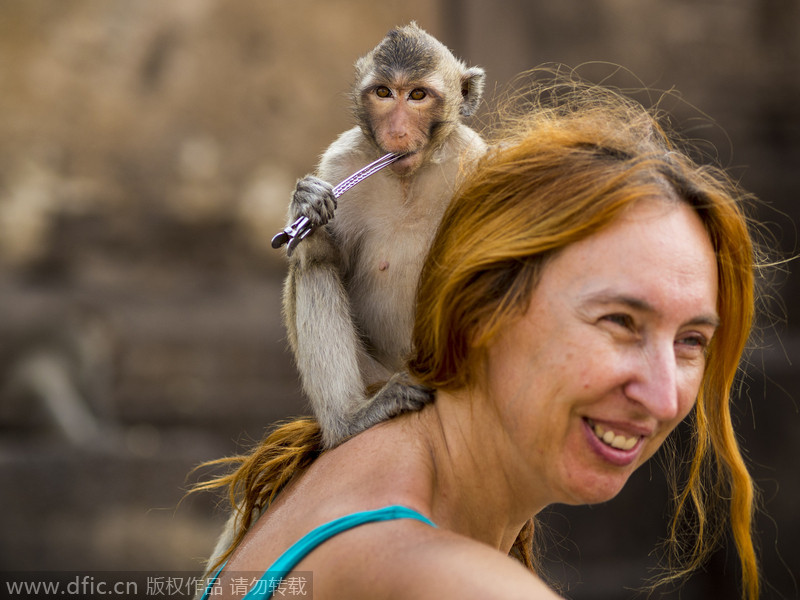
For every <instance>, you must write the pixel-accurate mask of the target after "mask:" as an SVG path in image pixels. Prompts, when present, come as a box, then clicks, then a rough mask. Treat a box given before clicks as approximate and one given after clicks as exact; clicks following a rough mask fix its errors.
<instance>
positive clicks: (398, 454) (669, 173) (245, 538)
mask: <svg viewBox="0 0 800 600" xmlns="http://www.w3.org/2000/svg"><path fill="white" fill-rule="evenodd" d="M561 87H562V90H561V91H562V92H563V89H564V88H565V87H566V88H568V92H567V93H566V94H564V93H562V94H553V89H548V90H546V93H542V94H540V95H539V97H540V98H546V97H550V98H552V97H555V96H558V98H559V99H558V100H556V101H555V102H554V103H553V104H552V105H550V106H545V105H544V104H542V103H539V104H538V105H537V106H536V107H534V108H532V109H529V110H526V111H525V113H526V116H525V118H524V119H523V120H521V121H520V122H518V123H517V124H516V125H515V126H514V127H513V131H514V133H513V135H509V136H506V137H505V138H504V139H502V140H498V141H497V143H496V144H495V146H494V147H495V150H493V151H492V152H490V153H489V154H488V155H487V156H486V158H485V159H484V160H483V161H482V162H481V163H480V164H479V165H478V166H477V168H476V169H475V171H474V172H473V173H472V174H471V175H470V176H469V177H468V180H467V181H466V183H465V184H464V186H463V187H462V189H461V190H460V191H459V193H457V195H456V197H455V198H454V200H453V202H452V204H451V206H450V208H449V209H448V212H447V213H446V215H445V217H444V219H443V222H442V227H441V229H440V231H439V232H438V234H437V237H436V239H435V241H434V243H433V246H432V248H431V250H430V254H429V256H428V258H427V261H426V264H425V267H424V269H423V272H422V275H421V279H420V284H419V290H418V296H417V313H418V314H417V318H416V323H415V329H414V334H413V347H414V353H413V355H412V356H411V357H410V359H409V361H408V370H409V373H410V376H411V378H412V380H413V382H414V384H415V385H423V386H427V387H429V388H431V389H433V390H435V400H434V401H433V402H431V403H430V404H428V405H427V406H426V407H425V408H424V409H422V410H421V411H419V412H416V413H408V414H404V415H401V416H400V417H397V418H395V419H393V420H391V421H389V422H386V423H383V424H381V425H378V426H376V427H374V428H372V429H371V430H368V431H366V432H364V433H362V434H360V435H358V436H355V437H354V438H352V439H350V440H348V441H347V442H345V443H344V444H342V445H341V446H339V447H338V448H335V449H334V450H331V451H328V452H325V453H324V454H321V453H320V452H319V436H318V428H317V426H316V424H315V423H314V421H313V420H297V421H293V422H290V423H288V424H286V425H284V426H282V427H280V428H278V429H277V430H276V431H275V432H274V433H273V434H271V436H269V437H268V438H267V439H266V440H265V441H264V442H263V443H262V445H261V446H260V447H259V448H258V449H257V450H256V451H255V452H254V453H253V454H252V455H250V456H247V457H238V458H234V459H223V461H218V462H234V463H238V464H239V467H238V469H237V470H236V471H235V472H234V473H232V474H231V475H229V476H226V477H222V478H220V479H218V480H215V481H212V482H210V483H208V484H205V485H203V486H200V487H201V488H204V489H208V488H212V487H219V486H222V485H230V487H231V494H232V498H233V499H234V500H235V501H236V502H237V503H239V506H241V508H242V519H241V525H240V528H239V531H238V537H237V540H236V543H234V545H233V546H232V547H231V548H230V549H229V552H228V553H227V554H226V555H225V556H223V557H222V560H221V561H220V563H222V564H224V568H223V569H222V570H221V572H219V574H218V576H217V577H215V578H214V581H215V582H216V583H217V584H218V585H220V591H221V592H222V597H225V594H229V593H230V592H231V590H232V587H230V584H231V583H232V582H234V581H236V574H237V573H239V574H241V573H248V574H253V573H256V574H258V575H260V574H261V573H264V572H265V571H267V567H269V566H270V565H273V563H275V561H276V560H277V559H278V557H279V556H281V554H282V553H284V552H285V551H286V550H287V548H291V550H290V551H289V556H288V557H287V556H286V555H284V557H283V558H282V559H281V560H280V561H279V562H278V563H277V564H275V565H274V566H273V567H272V568H271V570H270V571H269V573H264V577H263V578H262V581H261V582H260V583H259V584H257V585H256V586H255V587H254V589H253V591H252V592H251V596H250V597H265V596H263V595H259V594H258V589H256V588H260V589H261V590H266V587H267V582H270V581H271V582H272V584H273V585H274V583H275V582H276V581H277V579H276V576H277V577H280V576H283V575H285V574H287V573H288V574H290V575H291V574H292V573H295V574H296V573H298V572H303V573H306V574H308V573H310V574H312V575H311V578H312V580H313V589H314V597H315V598H320V599H321V598H383V597H387V598H388V597H394V596H399V597H409V598H428V597H430V598H450V597H452V598H464V597H473V596H474V597H480V598H494V597H497V598H554V597H557V596H556V595H555V593H554V592H553V591H552V590H550V589H549V588H548V587H547V586H546V585H545V584H544V583H543V582H542V581H541V579H539V578H538V577H537V576H536V575H534V574H532V571H533V572H535V568H534V564H535V562H536V558H537V557H536V553H535V551H534V550H532V548H531V537H532V530H533V521H532V519H533V518H534V517H535V515H536V514H537V513H538V512H539V511H540V510H541V509H542V508H544V507H545V506H547V505H548V504H551V503H554V502H561V503H567V504H588V503H595V502H603V501H606V500H608V499H610V498H612V497H613V496H614V495H616V494H617V493H618V492H619V491H620V489H621V488H622V486H623V485H624V484H625V482H626V481H627V479H628V477H629V476H630V475H631V473H632V472H633V471H634V470H635V469H636V468H637V467H639V466H640V465H641V464H643V463H644V462H645V461H646V460H647V459H648V458H649V457H651V456H652V455H653V454H654V453H655V451H656V450H657V449H658V448H659V446H660V445H661V444H662V443H663V442H664V440H665V439H666V437H667V436H668V435H669V433H670V432H671V431H672V430H673V429H674V428H675V426H676V425H677V424H678V423H679V422H680V421H681V420H682V419H684V418H685V417H686V416H687V415H688V414H690V413H691V414H692V419H691V423H692V427H693V431H694V436H693V440H694V447H693V449H691V451H692V456H691V467H690V469H689V472H688V474H687V478H686V479H687V480H686V481H685V482H681V484H680V485H679V486H678V487H677V488H676V489H677V492H676V498H675V500H676V513H675V519H674V521H673V524H672V529H671V541H672V542H674V546H675V553H676V556H677V557H678V558H679V560H681V561H682V562H681V563H680V564H679V566H677V567H675V568H674V569H673V570H672V571H670V572H668V574H667V575H666V576H665V579H666V580H669V579H670V578H672V577H676V576H679V575H683V574H685V573H688V572H689V571H691V570H692V569H694V568H696V567H697V566H699V565H700V564H701V562H702V560H703V559H704V557H705V556H706V555H707V554H708V552H710V550H711V549H712V548H713V547H714V544H715V542H716V541H717V540H718V538H719V536H720V535H721V533H722V532H723V528H722V527H721V526H720V527H717V526H712V525H711V524H713V523H727V524H728V525H729V526H730V530H731V531H732V533H733V538H734V540H735V543H736V548H737V550H738V553H739V557H740V562H741V565H742V583H743V596H744V597H746V598H750V599H753V598H757V596H758V576H757V567H756V560H755V554H754V550H753V543H752V539H751V533H750V526H751V517H752V515H751V513H752V504H753V489H752V483H751V480H750V477H749V475H748V473H747V470H746V468H745V466H744V463H743V461H742V458H741V455H740V453H739V449H738V448H737V445H736V440H735V436H734V433H733V430H732V426H731V418H730V413H729V395H730V390H731V386H732V384H733V380H734V377H735V374H736V370H737V365H738V362H739V359H740V357H741V353H742V351H743V349H744V347H745V343H746V341H747V338H748V333H749V329H750V324H751V321H752V317H753V270H754V266H753V249H752V244H751V240H750V237H749V234H748V231H747V226H746V220H745V217H744V216H743V214H742V212H741V209H740V207H739V205H738V202H739V201H740V194H739V193H738V192H737V190H736V188H735V186H733V184H732V183H731V182H730V180H729V179H727V178H726V177H725V176H724V175H723V174H721V173H719V172H716V171H714V170H712V169H709V168H706V167H698V166H697V165H695V164H694V163H692V161H691V160H690V159H689V158H688V157H687V156H686V155H685V154H683V153H681V152H680V151H679V150H678V149H677V148H676V147H675V146H674V145H673V143H672V142H671V141H670V140H669V139H668V138H667V136H666V135H665V134H664V133H663V131H662V130H661V129H660V127H659V126H658V124H657V123H656V121H655V120H654V118H653V117H651V115H650V114H648V112H647V111H645V110H644V109H642V108H641V107H639V106H638V105H636V104H634V103H632V102H630V101H627V100H625V99H623V98H621V97H619V96H617V95H616V94H614V93H612V92H609V91H604V90H601V89H581V86H578V85H576V86H570V85H567V86H563V85H562V86H561ZM278 492H280V493H278ZM720 502H721V503H722V504H723V505H722V506H721V507H720V506H716V504H718V503H720ZM387 507H388V508H387ZM397 507H399V508H397ZM261 510H265V512H264V515H263V517H261V518H260V519H258V520H257V521H256V522H255V523H254V524H252V526H251V527H250V528H249V530H248V527H247V525H250V524H251V522H252V521H255V517H256V515H258V514H259V513H260V511H261ZM716 514H722V515H723V516H724V517H725V518H724V519H721V520H720V519H716V518H715V515H716ZM342 519H343V520H342ZM330 523H333V524H332V525H328V524H330ZM686 524H689V526H690V527H691V529H690V531H689V539H690V540H691V543H690V544H689V545H688V547H687V545H686V539H687V538H686V535H687V532H686V531H685V530H684V529H682V527H683V526H684V525H686ZM318 527H321V529H319V530H317V529H316V528H318ZM309 532H312V533H311V534H310V537H309V536H308V534H309ZM304 536H305V537H304ZM298 540H301V542H300V546H294V547H293V544H295V542H297V541H298ZM679 542H680V543H679ZM508 554H513V555H514V556H515V557H517V558H518V559H519V560H518V561H516V560H512V559H510V558H508V556H506V555H508ZM225 560H226V561H227V562H222V561H225ZM520 562H521V563H522V564H523V565H525V566H527V567H528V569H525V568H523V567H522V565H521V564H520ZM216 566H217V565H213V566H212V568H215V567H216ZM270 574H271V575H272V576H273V577H272V579H271V580H270V578H269V575H270ZM257 578H258V577H257ZM240 579H241V578H240ZM289 580H290V579H288V578H287V579H285V580H284V585H286V584H287V582H288V581H289ZM267 591H268V590H267ZM284 591H285V590H284ZM238 597H241V594H239V596H238Z"/></svg>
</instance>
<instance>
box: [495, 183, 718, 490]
mask: <svg viewBox="0 0 800 600" xmlns="http://www.w3.org/2000/svg"><path fill="white" fill-rule="evenodd" d="M716 304H717V271H716V260H715V256H714V251H713V248H712V247H711V243H710V241H709V238H708V235H707V234H706V232H705V230H704V228H703V225H702V223H701V221H700V219H699V218H698V216H697V215H696V214H695V213H694V211H693V210H692V209H691V208H690V207H688V206H687V205H686V204H684V203H677V202H668V201H664V200H662V199H652V200H643V201H640V202H638V203H637V204H635V205H634V206H632V207H631V209H630V210H629V211H628V212H626V213H625V214H624V215H623V216H622V217H621V218H620V219H618V220H617V221H616V222H614V223H613V224H612V225H611V226H609V227H608V228H606V229H604V230H603V231H601V232H599V233H597V234H595V235H593V236H591V237H590V238H587V239H585V240H583V241H581V242H578V243H576V244H573V245H571V246H568V247H567V248H565V249H564V250H562V251H561V252H560V253H559V254H558V255H556V256H555V257H554V258H553V259H552V260H550V261H549V262H548V263H547V266H546V267H545V268H544V270H543V272H542V276H541V279H540V282H539V284H538V286H537V287H536V289H535V290H534V293H533V296H532V298H531V303H530V306H529V307H528V310H527V312H526V314H525V315H524V316H523V317H522V318H521V319H520V320H519V321H517V322H514V323H512V324H511V325H510V326H509V327H507V328H506V329H505V330H504V331H503V332H502V333H501V335H500V336H499V337H498V339H497V340H496V341H495V343H493V344H492V346H491V347H490V349H489V353H488V363H487V380H486V381H487V388H486V389H487V391H488V392H489V394H490V397H491V398H492V400H493V405H494V406H495V407H496V408H497V415H498V416H499V418H500V421H501V424H502V427H503V429H504V430H505V434H506V435H505V437H504V439H506V440H510V441H511V442H512V444H513V448H514V453H513V454H512V456H513V457H514V458H513V459H511V460H512V462H513V463H516V464H514V465H507V466H508V467H510V468H512V469H514V470H519V472H515V473H514V474H513V475H514V476H515V477H516V476H518V475H522V476H523V479H522V480H517V481H527V482H528V485H530V486H531V490H530V492H531V493H535V494H537V495H538V494H544V499H545V500H546V501H547V502H548V503H549V502H562V503H568V504H583V503H594V502H602V501H605V500H608V499H610V498H612V497H613V496H614V495H616V494H617V493H618V492H619V491H620V489H621V488H622V486H623V485H624V484H625V482H626V481H627V479H628V477H629V476H630V475H631V473H633V471H634V470H635V469H636V468H637V467H638V466H639V465H641V464H642V463H644V462H645V461H646V460H647V459H648V458H649V457H650V456H652V455H653V453H654V452H655V451H656V450H657V449H658V447H659V446H660V445H661V443H662V442H663V441H664V439H665V438H666V436H667V434H669V432H670V431H672V429H673V428H674V427H675V426H676V425H677V424H678V422H680V421H681V419H683V418H684V417H685V416H686V415H687V413H688V412H689V411H690V410H691V408H692V405H693V404H694V402H695V399H696V397H697V393H698V390H699V386H700V383H701V380H702V377H703V371H704V368H705V350H706V348H707V346H708V343H709V342H710V340H711V338H712V336H713V335H714V331H715V329H716V325H717V323H718V317H717V313H716ZM534 490H535V491H534Z"/></svg>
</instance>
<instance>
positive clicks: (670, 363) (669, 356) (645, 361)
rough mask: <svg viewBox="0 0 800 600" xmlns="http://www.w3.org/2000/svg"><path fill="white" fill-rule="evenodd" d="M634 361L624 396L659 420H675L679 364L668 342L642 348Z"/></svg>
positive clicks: (671, 345)
mask: <svg viewBox="0 0 800 600" xmlns="http://www.w3.org/2000/svg"><path fill="white" fill-rule="evenodd" d="M635 362H636V365H635V367H634V368H633V369H631V373H630V378H629V381H628V383H627V384H626V385H625V394H626V396H627V397H628V398H630V399H631V400H633V401H635V402H637V403H639V404H641V405H642V406H643V407H645V408H646V409H647V411H648V412H649V413H650V414H651V415H652V416H653V417H655V418H656V419H658V420H660V421H670V420H672V419H674V418H675V417H677V415H678V410H679V407H678V365H677V361H676V358H675V350H674V348H673V344H672V343H671V341H670V343H666V342H664V343H660V344H658V345H655V344H654V345H651V346H648V347H644V348H642V349H641V354H640V355H639V357H638V360H636V361H635Z"/></svg>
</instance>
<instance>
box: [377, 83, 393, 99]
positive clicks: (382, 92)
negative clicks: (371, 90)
mask: <svg viewBox="0 0 800 600" xmlns="http://www.w3.org/2000/svg"><path fill="white" fill-rule="evenodd" d="M375 94H377V96H378V98H389V97H390V96H391V95H392V91H391V90H390V89H389V88H387V87H386V86H384V85H382V86H380V87H379V88H377V89H376V90H375Z"/></svg>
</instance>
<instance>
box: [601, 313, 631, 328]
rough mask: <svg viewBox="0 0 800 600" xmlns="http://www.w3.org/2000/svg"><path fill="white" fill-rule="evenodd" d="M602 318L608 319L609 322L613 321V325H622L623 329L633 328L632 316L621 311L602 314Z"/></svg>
mask: <svg viewBox="0 0 800 600" xmlns="http://www.w3.org/2000/svg"><path fill="white" fill-rule="evenodd" d="M603 320H604V321H608V322H609V323H613V324H614V325H619V326H620V327H623V328H625V329H630V330H633V329H634V322H633V317H631V316H630V315H626V314H623V313H618V314H617V313H615V314H610V315H606V316H604V317H603Z"/></svg>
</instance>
